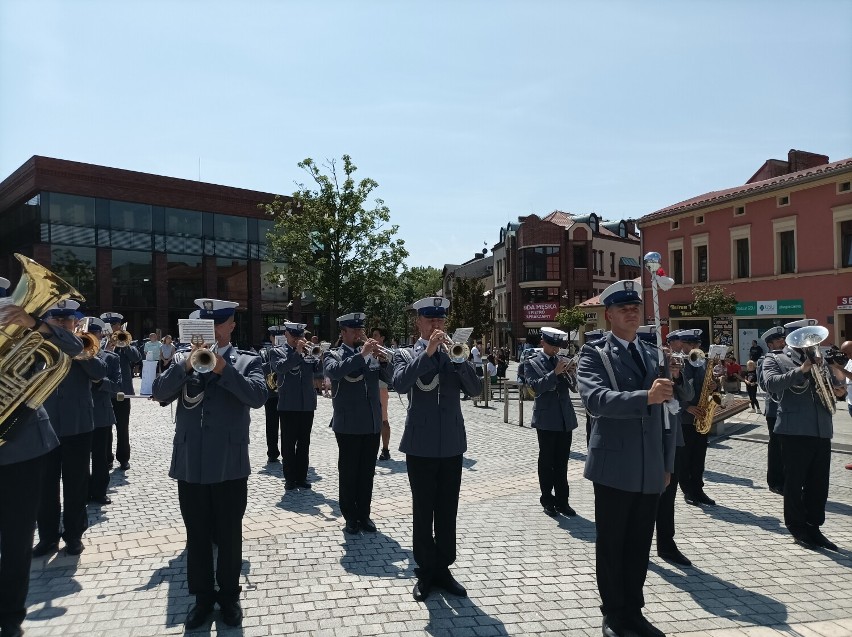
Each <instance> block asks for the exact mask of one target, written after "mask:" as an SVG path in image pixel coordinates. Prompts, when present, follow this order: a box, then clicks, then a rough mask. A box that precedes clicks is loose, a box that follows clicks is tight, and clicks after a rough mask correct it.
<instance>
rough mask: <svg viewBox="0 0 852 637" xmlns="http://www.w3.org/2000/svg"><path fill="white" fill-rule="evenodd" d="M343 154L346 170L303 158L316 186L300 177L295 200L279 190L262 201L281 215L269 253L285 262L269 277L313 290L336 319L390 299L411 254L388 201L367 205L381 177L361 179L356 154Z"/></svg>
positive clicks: (274, 214)
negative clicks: (357, 176)
mask: <svg viewBox="0 0 852 637" xmlns="http://www.w3.org/2000/svg"><path fill="white" fill-rule="evenodd" d="M342 160H343V166H342V174H341V170H340V169H339V167H338V165H337V163H336V162H335V160H333V159H332V160H328V161H327V162H326V163H325V164H324V165H323V166H322V167H320V166H318V165H317V164H316V163H315V162H314V160H313V159H311V158H307V159H305V160H304V161H301V162H299V164H298V166H299V168H301V169H302V170H304V171H305V172H306V173H307V174H308V175H309V176H310V178H311V179H312V180H313V182H314V184H313V185H312V187H308V186H306V185H305V184H302V183H298V182H297V183H296V186H297V190H296V192H294V193H293V197H292V198H291V199H284V198H281V197H276V198H275V200H274V201H273V202H272V203H270V204H261V206H260V207H261V209H263V210H264V211H265V212H266V213H267V214H269V215H270V216H272V217H273V218H274V219H275V227H274V228H273V230H271V231H270V232H269V234H268V235H267V246H268V248H267V260H268V261H270V262H271V263H273V264H276V263H278V264H281V263H283V264H284V265H283V266H280V267H278V266H276V267H275V268H273V270H272V272H270V273H269V275H268V278H269V280H270V282H273V283H279V282H280V281H282V280H283V281H284V282H285V283H286V285H287V286H289V287H290V290H291V293H292V294H294V295H298V294H299V293H301V292H303V291H309V292H310V293H311V295H312V296H313V297H314V299H315V300H316V304H317V307H318V308H320V309H324V310H326V311H327V312H328V316H329V325H334V324H335V323H334V321H335V319H336V318H337V316H339V315H340V314H341V313H342V312H344V311H346V310H349V309H352V310H357V309H362V308H366V307H367V306H368V305H369V304H371V303H376V302H377V301H378V300H379V299H381V298H383V295H385V294H386V293H387V289H388V287H389V286H388V282H389V281H391V282H394V281H396V277H397V273H398V271H399V270H400V268H401V267H402V265H403V261H404V259H405V257H407V256H408V251H407V250H406V249H405V245H404V244H405V242H404V241H403V240H402V239H397V238H395V235H396V233H397V231H398V229H399V226H396V225H388V224H389V222H390V210H389V209H388V207H387V206H386V205H385V203H384V201H382V200H381V199H378V198H377V199H375V200H374V202H373V205H372V207H365V206H369V204H368V203H367V200H368V199H369V197H370V195H371V193H372V192H373V190H375V189H376V188H377V187H378V183H376V182H375V181H374V180H372V179H369V178H366V179H362V180H360V181H358V182H357V183H356V181H355V179H354V178H353V175H354V173H355V171H356V170H357V168H356V166H355V165H354V164H353V163H352V160H351V158H350V157H349V155H343V158H342ZM322 169H324V170H325V173H324V172H323V170H322ZM326 173H327V174H326ZM312 188H313V189H312Z"/></svg>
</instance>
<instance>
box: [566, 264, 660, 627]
mask: <svg viewBox="0 0 852 637" xmlns="http://www.w3.org/2000/svg"><path fill="white" fill-rule="evenodd" d="M637 287H638V285H637V284H636V283H634V282H633V281H632V280H624V281H617V282H616V283H613V284H612V285H610V286H609V287H607V288H606V289H605V290H604V291H603V293H602V294H601V301H602V302H603V304H604V306H605V307H606V310H605V315H606V318H607V321H608V322H609V323H610V325H611V332H609V334H608V335H607V336H606V339H605V340H603V342H601V341H597V342H595V343H594V344H589V343H586V345H584V346H583V350H584V351H583V353H582V354H581V355H580V367H579V370H578V372H577V380H578V383H579V388H580V396H581V397H582V399H583V403H584V404H585V406H586V409H587V410H588V411H589V413H590V414H591V415H592V418H593V423H592V435H591V438H590V441H589V448H588V455H587V459H586V469H585V472H584V475H585V477H586V478H587V479H589V480H591V481H592V483H593V484H594V492H595V528H596V530H597V538H596V540H595V558H596V559H595V570H596V573H597V582H598V591H599V593H600V596H601V611H602V612H603V615H604V618H603V634H604V635H605V636H607V637H622V636H625V635H627V634H628V631H631V630H632V631H636V632H637V633H639V634H640V635H648V636H651V635H653V636H655V637H656V636H662V635H663V632H662V631H660V630H658V629H657V628H655V627H654V626H653V625H652V624H651V623H650V622H649V621H648V620H647V619H646V618H645V617H644V616H643V615H642V607H643V606H644V605H645V600H644V597H643V594H642V589H643V587H644V584H645V577H646V575H647V571H648V559H649V554H650V549H651V539H652V537H653V535H654V523H655V520H656V514H657V504H658V502H659V499H660V494H661V493H662V492H663V491H664V490H665V488H666V486H667V485H668V483H669V480H670V477H671V473H672V471H673V470H674V456H675V452H674V449H675V436H674V432H672V431H671V430H670V429H669V430H666V429H665V428H664V423H663V413H662V410H663V409H664V407H663V403H664V402H665V401H667V400H671V399H672V397H673V395H674V394H673V386H672V381H671V380H669V379H666V378H657V363H658V355H657V352H656V351H655V350H654V349H652V348H651V347H650V346H648V345H647V344H645V343H643V342H642V341H641V340H640V339H639V338H638V337H637V336H636V332H637V329H638V328H639V325H640V322H641V317H642V311H641V310H642V306H641V303H642V299H641V297H640V296H639V291H638V290H637V289H636V288H637Z"/></svg>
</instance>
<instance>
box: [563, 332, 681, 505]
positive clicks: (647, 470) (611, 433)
mask: <svg viewBox="0 0 852 637" xmlns="http://www.w3.org/2000/svg"><path fill="white" fill-rule="evenodd" d="M597 347H601V348H602V349H603V354H604V356H607V357H608V358H609V360H610V364H611V366H612V370H613V374H614V376H615V379H616V384H617V385H618V389H617V390H616V389H614V388H613V386H612V383H611V381H610V376H609V373H608V372H607V370H606V368H605V367H604V363H603V361H602V360H601V356H600V354H599V353H598V351H597ZM637 348H638V349H639V351H640V353H641V355H642V357H643V361H644V363H645V369H646V373H645V375H644V376H642V374H641V372H640V370H639V369H638V368H637V366H636V363H635V362H634V361H633V358H632V356H631V355H630V352H628V351H627V349H626V348H624V347H622V345H621V343H619V342H618V340H617V339H616V338H615V336H613V335H612V334H608V335H607V336H606V338H604V339H601V340H599V341H595V342H593V343H587V344H586V345H584V346H583V354H582V356H580V366H579V369H578V371H577V381H578V383H579V385H580V397H581V398H582V399H583V403H584V404H585V406H586V409H587V410H588V412H589V413H590V414H591V416H592V431H591V436H590V437H589V451H588V456H587V458H586V468H585V471H584V475H585V477H586V478H588V479H589V480H591V481H593V482H597V483H599V484H602V485H605V486H608V487H613V488H615V489H621V490H622V491H631V492H634V493H637V492H638V493H662V492H663V490H664V489H665V473H666V472H669V473H671V472H672V471H673V470H674V450H675V436H674V435H673V429H674V428H672V429H671V430H669V431H668V432H666V431H665V429H664V428H663V414H662V409H663V408H662V406H661V405H648V390H649V389H650V388H651V385H652V384H653V382H654V379H655V378H656V377H657V353H656V348H653V347H651V346H650V345H648V344H646V343H643V342H641V341H640V342H639V344H638V345H637Z"/></svg>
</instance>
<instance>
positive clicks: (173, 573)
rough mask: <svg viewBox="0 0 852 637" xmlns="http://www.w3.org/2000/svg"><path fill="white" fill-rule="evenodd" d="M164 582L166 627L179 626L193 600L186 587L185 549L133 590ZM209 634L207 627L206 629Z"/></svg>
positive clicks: (146, 589) (154, 586)
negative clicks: (166, 592)
mask: <svg viewBox="0 0 852 637" xmlns="http://www.w3.org/2000/svg"><path fill="white" fill-rule="evenodd" d="M160 584H166V586H168V599H167V601H166V628H171V627H173V626H180V625H181V624H183V622H184V620H185V619H186V614H187V612H189V607H190V606H191V605H192V603H193V602H194V601H195V600H194V598H193V596H192V595H190V594H189V591H188V589H187V587H186V549H184V550H183V551H181V552H180V553H179V554H178V555H176V556H175V557H173V558H172V559H170V560H169V561H168V563H167V564H166V565H165V566H161V567H160V568H158V569H157V570H156V571H154V572H153V573H151V577H150V578H149V579H148V582H147V583H146V584H143V585H142V586H140V587H139V588H136V589H134V590H135V591H149V590H152V589H154V588H157V587H158V586H160ZM207 632H208V634H209V632H210V631H209V629H208V631H207Z"/></svg>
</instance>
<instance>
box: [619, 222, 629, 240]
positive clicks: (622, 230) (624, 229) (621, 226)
mask: <svg viewBox="0 0 852 637" xmlns="http://www.w3.org/2000/svg"><path fill="white" fill-rule="evenodd" d="M618 236H619V237H621V238H622V239H626V238H627V224H626V223H624V222H623V221H622V222H621V223H619V224H618Z"/></svg>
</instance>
